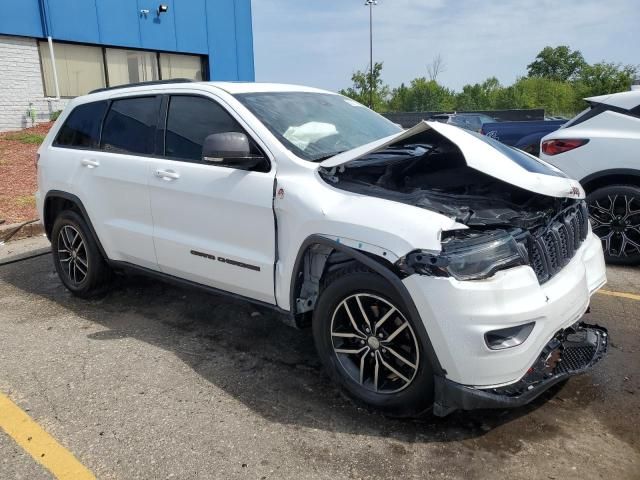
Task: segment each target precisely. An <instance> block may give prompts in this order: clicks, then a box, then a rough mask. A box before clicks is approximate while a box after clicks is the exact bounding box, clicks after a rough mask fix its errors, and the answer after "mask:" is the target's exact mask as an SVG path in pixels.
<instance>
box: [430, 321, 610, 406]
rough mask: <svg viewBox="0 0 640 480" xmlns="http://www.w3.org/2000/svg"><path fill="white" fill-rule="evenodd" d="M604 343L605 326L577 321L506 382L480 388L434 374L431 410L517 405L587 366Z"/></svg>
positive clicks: (606, 338) (596, 358)
mask: <svg viewBox="0 0 640 480" xmlns="http://www.w3.org/2000/svg"><path fill="white" fill-rule="evenodd" d="M608 346H609V336H608V333H607V330H606V329H605V328H603V327H600V326H598V325H588V324H586V323H582V322H578V323H576V324H575V325H573V326H571V327H569V328H566V329H563V330H561V331H559V332H558V333H557V334H556V335H555V336H554V337H553V338H552V339H551V341H549V343H547V345H546V346H545V347H544V349H543V350H542V352H541V353H540V355H539V357H538V359H537V360H536V361H535V362H534V364H533V365H532V366H531V367H530V368H529V370H528V371H527V373H526V374H525V375H524V376H523V377H522V378H521V379H520V380H519V381H517V382H515V383H512V384H510V385H507V386H503V387H496V388H487V389H480V388H474V387H469V386H466V385H461V384H459V383H456V382H453V381H451V380H448V379H446V378H444V377H436V379H435V402H434V406H433V413H434V414H435V415H437V416H439V417H444V416H446V415H448V414H450V413H452V412H453V411H455V410H476V409H481V408H513V407H520V406H522V405H525V404H527V403H529V402H531V401H532V400H534V399H535V398H536V397H538V396H539V395H541V394H542V393H543V392H545V391H546V390H548V389H549V388H550V387H552V386H553V385H555V384H557V383H558V382H560V381H562V380H564V379H566V378H568V377H570V376H572V375H577V374H579V373H583V372H585V371H586V370H588V369H589V368H591V367H592V366H593V365H595V364H596V363H597V362H598V361H599V360H600V359H601V358H602V357H603V356H604V355H605V354H606V352H607V349H608Z"/></svg>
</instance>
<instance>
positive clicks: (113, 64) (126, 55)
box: [106, 48, 160, 87]
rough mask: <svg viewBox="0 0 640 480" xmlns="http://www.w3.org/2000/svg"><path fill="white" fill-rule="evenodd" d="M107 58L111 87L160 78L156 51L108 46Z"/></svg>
mask: <svg viewBox="0 0 640 480" xmlns="http://www.w3.org/2000/svg"><path fill="white" fill-rule="evenodd" d="M106 59H107V73H108V74H109V86H110V87H115V86H117V85H125V84H127V83H139V82H152V81H154V80H158V79H159V78H160V74H159V72H158V55H157V54H156V53H154V52H142V51H136V50H121V49H115V48H107V49H106Z"/></svg>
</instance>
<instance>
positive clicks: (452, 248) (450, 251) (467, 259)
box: [398, 232, 527, 280]
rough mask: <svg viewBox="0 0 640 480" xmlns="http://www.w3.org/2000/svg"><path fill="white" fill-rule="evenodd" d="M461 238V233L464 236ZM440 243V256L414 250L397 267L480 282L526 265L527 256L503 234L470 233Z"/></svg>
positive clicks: (413, 271)
mask: <svg viewBox="0 0 640 480" xmlns="http://www.w3.org/2000/svg"><path fill="white" fill-rule="evenodd" d="M463 235H464V234H463ZM470 235H471V236H468V237H466V238H465V237H464V236H463V237H462V238H452V239H450V240H449V241H447V242H446V243H444V244H443V249H442V252H441V253H440V254H433V253H430V252H425V251H414V252H411V253H410V254H408V255H407V256H406V257H404V258H402V259H401V260H400V261H399V263H398V267H399V268H400V269H401V270H402V271H404V272H405V273H419V274H422V275H434V276H449V275H450V276H452V277H454V278H455V279H457V280H479V279H482V278H487V277H490V276H491V275H493V274H494V273H495V272H496V271H498V270H503V269H505V268H510V267H514V266H517V265H526V263H527V261H526V256H525V255H526V254H523V251H522V250H521V249H520V248H519V247H518V243H517V242H516V240H515V239H514V238H513V237H512V236H511V235H510V234H508V233H506V232H493V233H489V234H486V233H482V234H475V235H474V234H470Z"/></svg>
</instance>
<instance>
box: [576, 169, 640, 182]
mask: <svg viewBox="0 0 640 480" xmlns="http://www.w3.org/2000/svg"><path fill="white" fill-rule="evenodd" d="M614 175H629V176H631V177H636V178H637V179H639V180H640V170H635V169H633V168H610V169H608V170H600V171H598V172H594V173H591V174H589V175H587V176H586V177H584V178H583V179H582V180H580V184H581V185H583V186H584V185H586V184H587V183H589V182H592V181H594V180H598V179H600V178H603V177H609V176H614Z"/></svg>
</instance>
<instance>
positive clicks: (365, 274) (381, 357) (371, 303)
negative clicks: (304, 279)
mask: <svg viewBox="0 0 640 480" xmlns="http://www.w3.org/2000/svg"><path fill="white" fill-rule="evenodd" d="M416 327H417V326H416V325H415V324H414V319H412V318H411V317H410V316H409V315H408V313H407V308H406V306H405V305H404V302H403V301H402V298H401V296H400V295H398V293H397V292H395V290H394V288H393V286H391V285H390V284H389V283H388V282H387V281H386V280H384V279H383V278H382V277H380V276H379V275H376V274H375V273H373V272H371V271H368V270H366V269H364V268H362V267H358V266H356V267H348V268H345V269H343V270H340V271H338V272H336V273H335V274H333V275H332V276H331V278H329V279H328V280H327V282H326V288H325V289H324V290H323V291H322V293H321V295H320V298H319V299H318V303H317V305H316V309H315V310H314V314H313V334H314V340H315V344H316V348H317V350H318V354H319V356H320V359H321V360H322V363H323V364H324V366H325V369H326V370H327V372H328V374H329V376H330V377H331V379H332V380H333V381H334V382H335V383H337V384H338V386H340V387H341V388H342V389H343V390H344V391H345V393H346V394H347V395H348V396H349V397H351V398H352V399H353V400H354V401H355V402H356V403H358V404H361V405H363V406H366V407H370V408H372V409H374V410H377V411H379V412H381V413H384V414H386V415H390V416H396V417H415V416H418V415H420V414H422V413H424V412H426V411H428V410H429V409H430V408H431V406H432V404H433V369H432V366H431V364H430V363H429V360H428V358H427V355H426V342H425V339H424V338H422V337H421V333H420V332H421V330H419V329H418V328H416Z"/></svg>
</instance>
